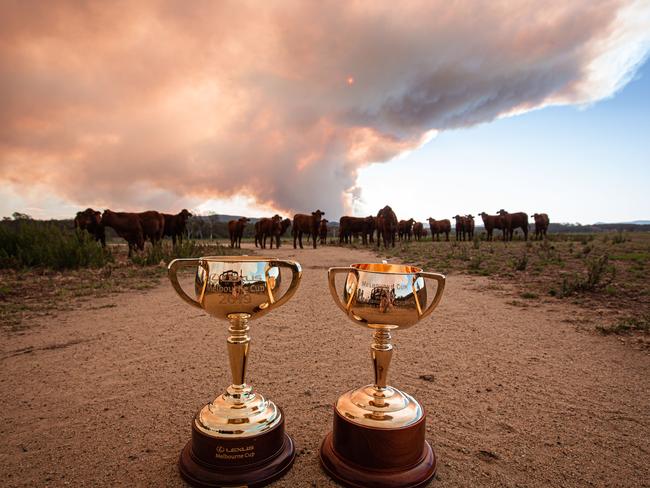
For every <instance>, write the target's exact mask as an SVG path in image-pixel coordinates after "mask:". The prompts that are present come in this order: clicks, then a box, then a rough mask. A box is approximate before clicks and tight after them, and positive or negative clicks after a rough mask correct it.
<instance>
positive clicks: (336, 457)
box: [320, 409, 436, 488]
mask: <svg viewBox="0 0 650 488" xmlns="http://www.w3.org/2000/svg"><path fill="white" fill-rule="evenodd" d="M425 433H426V417H425V416H423V417H422V418H421V419H420V420H419V421H418V422H416V423H415V424H413V425H409V426H406V427H401V428H396V429H378V428H374V427H365V426H361V425H357V424H355V423H353V422H350V421H349V420H347V419H345V418H344V417H342V416H341V415H340V414H339V413H338V412H337V411H336V409H334V429H333V430H332V432H330V433H329V434H328V435H327V437H325V440H323V443H322V445H321V448H320V462H321V466H322V467H323V469H324V470H325V472H326V473H327V474H328V475H329V476H330V477H332V478H333V479H334V480H336V481H338V482H339V483H341V484H342V485H344V486H348V487H353V488H363V487H368V486H372V487H374V488H397V487H405V488H406V487H408V488H416V487H422V486H425V485H426V484H427V483H429V481H431V479H432V478H433V476H434V475H435V474H436V456H435V454H434V452H433V449H431V446H430V445H429V443H428V442H426V440H425V439H424V437H425Z"/></svg>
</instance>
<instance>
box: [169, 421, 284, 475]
mask: <svg viewBox="0 0 650 488" xmlns="http://www.w3.org/2000/svg"><path fill="white" fill-rule="evenodd" d="M295 456H296V453H295V446H294V443H293V440H292V439H291V437H289V436H288V435H287V434H286V433H285V430H284V416H283V415H282V414H281V413H280V420H279V422H277V424H275V426H274V427H273V428H271V429H269V430H267V431H265V432H263V433H261V434H258V435H254V436H247V437H218V436H214V435H209V434H207V433H205V432H204V431H203V430H201V429H199V428H198V426H197V424H196V422H192V439H191V440H190V441H189V442H188V443H187V445H186V446H185V448H184V449H183V451H182V452H181V455H180V459H179V462H178V467H179V471H180V474H181V476H182V477H183V479H184V480H185V481H187V482H188V483H189V484H190V485H192V486H198V487H202V488H203V487H205V488H207V487H234V486H249V487H258V486H265V485H267V484H269V483H271V482H272V481H275V480H276V479H278V478H280V477H282V476H283V475H284V474H285V473H286V472H287V471H288V470H289V468H291V465H292V464H293V461H294V459H295Z"/></svg>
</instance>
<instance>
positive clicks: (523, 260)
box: [512, 250, 528, 271]
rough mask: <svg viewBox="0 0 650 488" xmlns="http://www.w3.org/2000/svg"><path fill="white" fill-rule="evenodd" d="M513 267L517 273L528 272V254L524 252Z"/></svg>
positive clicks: (516, 259)
mask: <svg viewBox="0 0 650 488" xmlns="http://www.w3.org/2000/svg"><path fill="white" fill-rule="evenodd" d="M512 265H513V267H514V269H515V270H516V271H526V267H527V266H528V253H527V252H526V251H525V250H524V252H523V254H522V255H521V256H519V257H518V258H515V260H514V262H513V263H512Z"/></svg>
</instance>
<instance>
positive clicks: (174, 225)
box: [162, 208, 192, 246]
mask: <svg viewBox="0 0 650 488" xmlns="http://www.w3.org/2000/svg"><path fill="white" fill-rule="evenodd" d="M162 216H163V218H164V219H165V229H164V231H163V237H171V238H172V244H173V245H174V246H175V245H176V239H177V238H178V240H179V242H180V243H181V244H182V243H183V234H185V232H186V230H187V221H188V219H189V218H190V217H192V214H191V213H190V212H189V211H188V210H187V209H186V208H184V209H183V210H181V211H180V212H179V213H177V214H176V215H173V214H165V213H164V214H162Z"/></svg>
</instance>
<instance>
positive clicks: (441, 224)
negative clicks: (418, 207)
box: [427, 217, 451, 242]
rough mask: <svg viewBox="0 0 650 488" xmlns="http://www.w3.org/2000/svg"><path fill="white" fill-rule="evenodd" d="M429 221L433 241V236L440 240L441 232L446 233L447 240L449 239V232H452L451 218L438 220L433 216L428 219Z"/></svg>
mask: <svg viewBox="0 0 650 488" xmlns="http://www.w3.org/2000/svg"><path fill="white" fill-rule="evenodd" d="M427 221H428V222H429V230H430V231H431V242H433V236H434V235H435V236H436V239H437V240H438V241H440V234H445V240H447V241H449V233H450V232H451V222H450V221H449V219H442V220H436V219H433V218H431V217H429V218H428V219H427Z"/></svg>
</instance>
